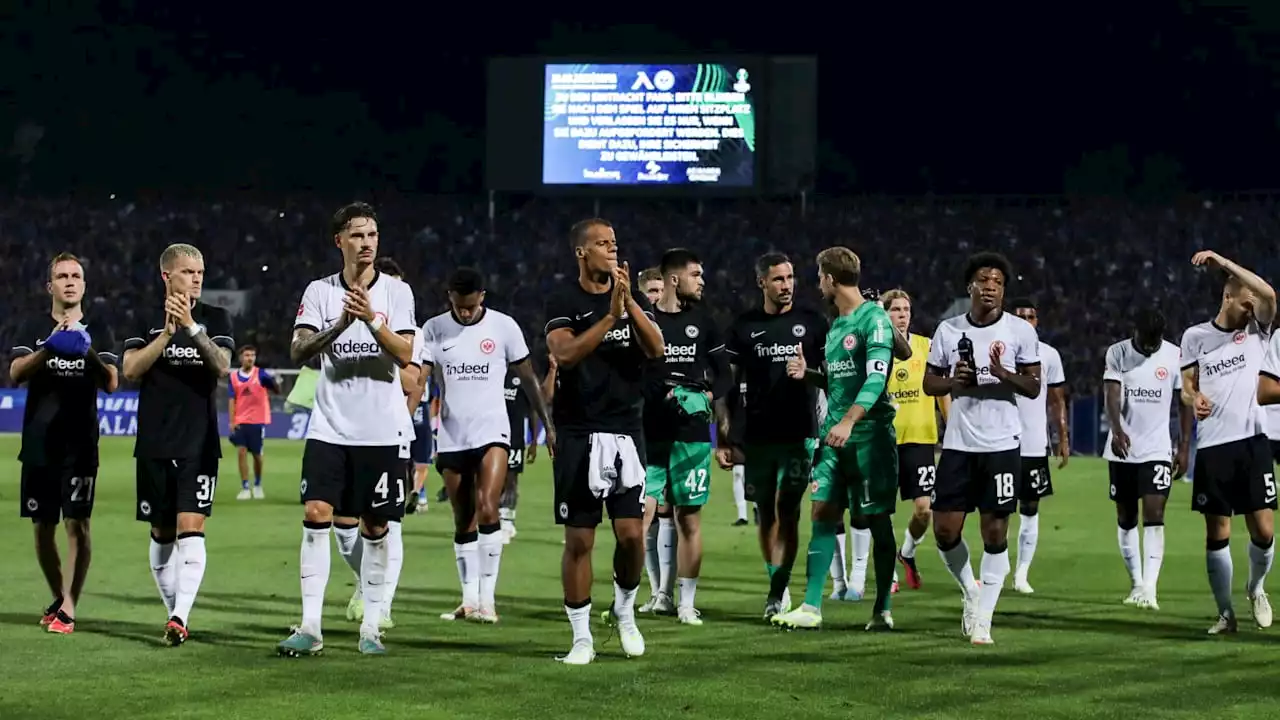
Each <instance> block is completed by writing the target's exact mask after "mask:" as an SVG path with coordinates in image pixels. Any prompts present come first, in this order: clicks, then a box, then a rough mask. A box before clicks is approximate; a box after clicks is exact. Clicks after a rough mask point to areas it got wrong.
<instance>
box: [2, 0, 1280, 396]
mask: <svg viewBox="0 0 1280 720" xmlns="http://www.w3.org/2000/svg"><path fill="white" fill-rule="evenodd" d="M454 9H455V10H457V11H458V14H457V15H442V14H441V13H440V12H438V11H432V12H431V13H429V14H428V13H427V12H426V11H425V10H419V11H414V10H406V9H403V8H401V9H398V10H397V9H394V8H393V7H391V6H389V7H387V8H384V9H379V8H377V7H375V6H362V7H360V8H358V9H351V8H345V9H339V8H336V7H335V8H324V7H320V8H314V9H310V10H309V11H307V12H294V11H289V12H285V11H284V10H276V9H272V8H255V9H253V10H252V12H248V11H246V10H244V9H241V8H237V7H235V6H234V5H233V6H224V7H220V9H217V10H208V9H201V8H195V7H187V6H179V5H170V6H168V7H162V6H160V4H146V3H106V4H102V5H100V6H93V5H91V4H89V3H68V4H60V5H56V7H52V8H50V7H46V6H43V5H41V6H40V7H36V4H34V3H27V4H25V5H23V6H20V7H16V8H9V9H7V10H6V11H5V14H4V15H3V16H2V17H0V21H2V22H0V68H3V71H0V73H2V77H3V78H4V79H3V81H0V86H3V87H4V88H5V90H4V95H3V96H4V99H5V102H4V103H3V104H2V105H0V138H3V140H4V141H6V142H8V144H9V147H8V150H9V152H8V153H6V154H5V155H4V157H3V159H2V160H0V163H2V164H0V182H2V184H0V187H3V188H4V190H3V196H2V197H3V201H2V202H0V253H3V255H2V256H0V286H3V292H0V310H2V312H0V339H3V340H4V341H6V342H7V341H8V339H9V337H8V333H10V332H11V331H12V328H13V326H14V325H15V324H16V323H17V322H18V319H19V318H21V317H25V316H27V315H29V314H31V313H39V312H41V311H43V308H44V307H45V305H46V302H47V300H46V298H45V295H44V288H43V283H44V264H45V262H46V261H47V258H48V257H49V256H50V255H51V254H53V253H54V252H57V251H59V250H64V249H66V250H71V251H73V252H76V253H79V254H81V255H84V256H85V257H86V258H88V263H89V265H90V267H89V275H88V278H89V295H90V297H91V298H92V302H93V303H94V306H93V307H94V308H96V310H97V311H98V312H100V313H105V314H106V315H107V316H108V317H109V318H110V319H111V321H112V322H113V323H114V324H116V326H117V327H128V326H131V324H132V323H133V322H134V320H133V316H134V313H136V312H139V311H143V312H147V311H150V310H152V309H154V307H156V306H158V304H159V303H158V297H159V295H158V290H157V283H158V278H157V273H156V271H155V267H154V263H155V259H156V257H157V256H158V253H159V251H160V249H162V248H163V247H164V246H165V245H166V244H168V243H170V242H175V241H189V242H193V243H194V244H196V245H197V246H199V247H201V248H202V249H204V251H205V253H206V257H207V261H208V268H209V277H208V280H207V283H206V285H207V287H210V288H238V289H248V290H251V291H252V307H251V310H250V312H249V313H248V314H247V315H246V316H245V317H243V318H241V319H240V320H239V321H238V325H237V338H238V339H239V340H241V341H252V342H255V343H257V344H258V345H259V346H261V350H262V355H261V360H262V362H263V363H264V364H266V365H269V366H270V365H277V366H284V365H287V358H286V352H285V348H286V343H287V340H288V335H289V328H290V321H291V318H292V313H293V309H294V308H295V307H296V303H297V298H298V296H299V294H300V293H301V290H302V288H303V287H304V286H305V283H306V282H307V280H309V279H311V278H312V277H316V276H319V275H322V274H326V273H329V272H332V271H334V270H335V269H336V263H337V260H338V257H337V253H336V252H335V251H334V250H333V249H332V246H331V243H330V241H329V240H328V239H327V238H326V237H325V232H324V220H325V217H326V216H327V214H328V213H329V212H330V211H331V210H332V209H333V208H334V207H336V205H337V204H339V203H341V202H345V201H347V200H349V199H352V198H361V199H368V200H370V201H372V202H375V203H376V204H377V205H378V207H379V209H380V211H381V213H382V218H383V219H382V229H383V253H384V254H386V255H390V256H393V257H395V258H396V259H397V260H399V261H400V262H401V263H402V264H403V265H404V266H405V268H406V270H407V272H408V275H409V279H410V280H411V281H412V282H413V284H414V287H415V288H416V290H417V293H418V301H419V314H420V315H422V316H425V315H426V314H427V313H429V312H434V311H438V310H439V309H440V304H441V301H442V297H441V296H442V293H441V290H440V288H441V283H442V279H443V278H444V276H445V275H447V273H448V272H449V271H450V270H451V269H452V268H454V267H456V266H457V265H459V264H474V265H477V266H478V267H480V268H481V269H482V270H483V271H484V272H485V273H486V275H487V276H488V277H489V279H490V283H491V287H492V294H491V302H492V304H494V305H495V306H499V307H502V308H505V309H508V310H509V311H511V312H513V313H514V314H516V316H517V317H518V318H519V319H520V320H521V321H522V323H523V324H524V326H525V329H526V332H527V333H528V334H529V335H530V336H531V338H532V339H535V340H536V339H537V338H538V336H539V332H538V329H539V328H540V327H541V319H542V318H541V299H542V296H543V294H544V293H545V291H546V290H547V288H548V287H549V286H550V285H551V284H552V283H554V282H556V281H557V278H558V277H560V276H561V275H563V274H564V273H571V272H572V270H573V266H572V263H571V258H570V256H569V255H568V253H567V251H566V250H565V247H566V246H565V241H564V236H565V231H566V229H567V227H568V226H569V224H570V223H572V222H573V221H574V220H576V219H579V218H581V217H583V216H585V215H588V214H591V213H594V212H596V211H597V210H598V211H599V212H600V213H601V214H604V215H605V216H607V217H609V218H610V219H611V220H613V221H614V222H616V223H617V225H618V228H619V230H618V235H619V238H620V241H621V243H622V253H623V256H624V257H625V258H627V259H630V260H631V264H632V267H636V268H639V267H643V266H644V265H645V264H647V263H651V262H652V261H654V260H655V259H656V257H657V255H658V253H659V252H660V251H661V250H662V249H663V248H665V247H669V246H672V245H687V246H689V247H692V248H694V249H696V250H698V251H699V252H701V253H703V255H704V256H705V257H706V258H708V271H709V273H710V277H709V289H708V298H709V302H710V303H712V304H713V306H714V307H715V308H716V310H717V311H718V313H719V315H720V317H721V318H722V319H724V320H726V321H727V319H728V317H729V316H730V315H731V314H732V313H733V312H735V311H736V310H737V309H739V308H741V307H742V306H743V305H744V304H746V303H749V302H751V301H752V300H753V299H754V298H755V295H754V290H753V284H752V278H751V275H750V271H749V263H750V260H751V259H752V258H753V257H754V256H755V255H757V254H759V253H761V252H763V251H765V250H768V249H772V248H778V249H781V250H784V251H787V252H790V253H792V254H793V255H794V256H795V257H796V258H797V259H798V260H799V268H798V272H799V273H800V275H801V280H802V283H803V287H802V296H803V297H805V298H806V299H808V300H809V301H813V300H815V299H816V298H815V295H814V290H813V285H814V283H813V282H812V281H811V280H810V275H811V272H812V270H811V267H810V263H809V258H812V256H813V254H814V253H815V252H816V251H817V250H818V249H821V248H822V247H824V246H826V245H829V244H834V243H845V244H848V245H850V246H852V247H854V248H855V249H856V250H857V251H858V252H859V253H860V254H861V255H862V256H863V258H864V262H865V264H866V267H867V272H866V277H867V279H868V284H870V285H872V286H877V287H889V286H892V285H898V284H901V285H902V286H903V287H905V288H907V289H908V290H910V291H911V292H912V293H913V294H914V295H915V296H916V313H917V317H918V318H919V320H918V322H917V330H918V331H920V332H924V333H926V334H928V333H929V332H931V330H932V323H933V322H934V321H936V319H937V317H938V316H939V314H941V313H942V312H944V311H945V310H946V309H947V307H948V306H949V304H950V303H951V302H952V301H953V300H954V298H955V297H956V296H957V295H958V294H959V293H960V291H961V283H960V281H959V279H958V278H957V277H956V274H957V271H958V269H959V267H960V266H961V262H962V260H961V259H962V258H963V256H964V255H965V254H967V253H968V252H971V251H973V250H976V249H984V248H991V249H998V250H1001V251H1003V252H1005V253H1006V254H1008V255H1009V256H1010V257H1011V259H1012V260H1013V261H1014V263H1015V265H1016V269H1017V271H1018V273H1019V274H1020V275H1021V279H1020V282H1019V283H1018V284H1016V285H1015V287H1014V288H1013V289H1012V290H1011V293H1015V294H1030V295H1033V296H1035V297H1036V298H1037V299H1038V300H1039V301H1040V302H1041V304H1042V306H1043V308H1044V312H1043V316H1042V317H1043V320H1042V333H1043V335H1044V337H1045V338H1046V339H1047V340H1048V341H1050V342H1052V343H1054V344H1056V345H1058V346H1059V347H1060V348H1061V349H1062V352H1063V356H1064V358H1065V359H1066V361H1067V372H1068V376H1069V378H1070V379H1071V384H1072V388H1073V392H1074V393H1075V394H1076V395H1089V394H1092V393H1093V392H1094V391H1095V389H1096V387H1097V385H1098V377H1099V375H1100V372H1101V367H1100V357H1101V350H1102V348H1104V347H1105V346H1106V344H1108V343H1109V342H1111V341H1113V340H1114V339H1116V338H1117V337H1119V336H1122V335H1124V334H1125V333H1126V317H1127V316H1128V314H1129V311H1130V310H1131V309H1132V308H1133V307H1135V306H1137V305H1139V304H1145V303H1156V304H1159V305H1160V306H1161V307H1163V308H1164V309H1165V311H1166V312H1167V314H1168V315H1169V317H1170V325H1171V333H1173V334H1174V337H1173V338H1172V339H1174V340H1176V339H1177V334H1178V333H1180V332H1181V329H1182V328H1183V327H1185V325H1186V324H1187V323H1189V322H1192V321H1194V320H1200V319H1203V318H1204V317H1207V315H1208V313H1209V312H1210V311H1211V308H1212V307H1213V303H1214V293H1215V292H1216V291H1215V284H1214V283H1213V282H1211V281H1210V278H1208V277H1207V276H1205V275H1203V274H1199V273H1194V272H1192V270H1191V268H1190V266H1189V264H1188V262H1187V261H1188V260H1189V258H1190V256H1191V254H1192V252H1193V251H1194V250H1195V249H1198V248H1201V247H1210V248H1213V249H1216V250H1219V251H1221V252H1223V253H1224V254H1226V255H1228V256H1230V257H1233V258H1236V259H1238V260H1240V261H1241V262H1242V263H1244V264H1246V265H1249V266H1251V267H1253V268H1255V269H1258V270H1260V271H1261V272H1262V273H1263V274H1264V275H1266V276H1268V277H1275V276H1276V272H1275V271H1276V264H1277V260H1276V257H1277V253H1275V251H1274V250H1275V248H1276V247H1277V241H1278V240H1280V228H1278V227H1277V226H1276V219H1275V212H1274V205H1275V196H1274V195H1273V194H1271V193H1269V192H1266V190H1268V189H1269V188H1274V187H1278V186H1280V182H1277V180H1276V177H1275V175H1276V170H1275V168H1276V167H1277V166H1278V163H1277V161H1280V142H1278V139H1277V124H1278V122H1280V94H1278V93H1277V92H1276V85H1277V77H1280V76H1278V75H1277V73H1276V63H1277V56H1276V55H1275V51H1274V48H1276V47H1280V45H1278V44H1277V43H1276V42H1275V40H1276V33H1275V31H1276V29H1277V27H1280V11H1277V10H1276V9H1275V8H1274V6H1272V5H1269V4H1266V3H1260V2H1258V3H1243V4H1241V3H1236V4H1234V5H1233V6H1232V7H1226V6H1222V5H1219V4H1209V3H1190V2H1184V3H1176V4H1162V5H1160V6H1159V7H1145V6H1144V7H1142V8H1140V9H1139V8H1137V7H1135V8H1132V9H1130V10H1129V12H1128V13H1124V12H1121V11H1118V10H1113V11H1112V12H1110V13H1109V14H1099V13H1096V12H1092V11H1089V10H1087V9H1082V8H1080V7H1078V6H1071V5H1065V4H1059V5H1052V6H1045V7H1039V6H1037V7H1036V8H1034V10H1023V11H1018V12H1013V13H1008V12H1000V13H999V14H994V13H993V14H961V13H958V12H956V11H942V12H935V11H932V10H930V11H929V12H916V11H914V10H909V9H902V10H897V11H894V10H885V9H876V10H866V9H858V10H853V9H848V10H846V9H841V10H840V11H839V12H838V13H837V12H836V11H835V10H832V11H831V13H833V14H832V15H830V17H828V18H827V19H826V20H825V21H823V22H815V17H814V16H813V15H811V14H809V13H802V14H799V15H797V16H795V17H773V15H772V14H771V15H770V17H769V22H768V23H762V22H761V17H762V16H761V15H760V13H761V12H764V11H763V10H760V11H742V12H734V13H729V12H721V13H717V14H715V15H712V14H708V15H707V16H706V18H705V20H704V19H702V18H699V17H698V14H697V13H690V14H689V16H688V17H681V18H673V19H672V20H671V21H670V22H662V23H660V24H654V25H642V24H634V20H632V21H629V22H630V23H631V24H619V23H616V22H614V21H613V20H612V19H611V18H609V17H607V13H606V15H605V16H604V17H601V18H600V19H599V20H596V21H591V22H580V21H573V22H565V21H559V20H555V19H547V18H545V17H538V16H536V15H535V14H534V12H533V9H530V10H524V9H521V8H515V9H512V10H511V11H510V12H507V13H505V14H504V15H503V16H502V21H501V22H495V21H494V18H481V17H478V16H475V15H468V12H467V9H466V8H454ZM700 52H705V53H720V54H732V53H758V54H767V53H773V54H788V53H791V54H806V55H816V57H817V59H818V63H819V92H818V107H817V115H818V137H819V144H818V149H817V153H816V155H817V173H816V175H815V177H814V182H813V189H812V192H811V193H808V194H807V196H806V198H805V200H804V202H803V203H801V201H800V199H799V198H798V197H796V196H787V197H776V196H775V197H767V198H766V197H758V198H739V199H733V200H708V201H705V202H703V203H701V204H698V203H694V202H693V201H687V200H680V199H672V200H662V201H658V200H626V199H608V198H606V199H603V200H595V199H588V198H564V197H558V198H555V199H539V198H535V197H533V196H519V195H498V196H496V197H495V198H494V204H493V210H494V212H493V215H492V219H490V212H489V196H488V195H487V194H486V188H485V187H484V185H483V182H484V172H483V169H484V149H485V133H486V130H485V127H484V123H485V97H486V88H485V72H486V58H487V57H489V56H493V55H506V56H519V55H559V56H565V55H575V54H576V55H581V56H608V55H612V54H620V53H621V54H626V53H629V54H632V55H637V54H639V55H643V54H652V55H655V56H661V55H670V54H683V55H688V54H691V53H700ZM1254 191H1262V192H1254ZM264 267H265V268H266V270H263V269H262V268H264Z"/></svg>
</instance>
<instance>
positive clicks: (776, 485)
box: [742, 438, 818, 503]
mask: <svg viewBox="0 0 1280 720" xmlns="http://www.w3.org/2000/svg"><path fill="white" fill-rule="evenodd" d="M817 448H818V439H817V438H806V439H804V440H801V441H799V442H793V443H775V444H771V445H748V446H747V447H746V448H743V451H742V452H743V461H744V462H743V484H744V485H745V486H746V487H745V489H746V495H747V500H749V501H751V502H753V503H759V502H762V501H763V502H773V499H774V498H776V497H777V495H778V493H779V492H781V493H782V495H783V497H786V498H789V499H794V500H796V501H797V502H798V501H799V499H800V498H801V497H803V496H804V489H805V487H806V486H807V485H808V484H809V471H810V470H811V469H812V468H813V453H814V451H815V450H816V449H817Z"/></svg>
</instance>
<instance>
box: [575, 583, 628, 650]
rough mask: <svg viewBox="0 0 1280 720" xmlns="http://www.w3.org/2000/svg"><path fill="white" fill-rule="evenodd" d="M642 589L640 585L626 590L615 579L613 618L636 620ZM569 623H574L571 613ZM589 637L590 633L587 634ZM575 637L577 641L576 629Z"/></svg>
mask: <svg viewBox="0 0 1280 720" xmlns="http://www.w3.org/2000/svg"><path fill="white" fill-rule="evenodd" d="M639 589H640V586H639V585H636V586H635V587H633V588H630V589H628V588H624V587H622V586H621V585H619V584H618V579H617V578H614V579H613V616H614V617H616V618H617V619H618V620H634V619H635V617H636V591H637V590H639ZM569 621H570V622H572V621H573V614H572V613H570V615H569ZM587 634H588V637H589V636H590V633H587ZM573 637H574V639H575V640H576V639H577V637H578V631H577V629H576V628H575V629H574V632H573Z"/></svg>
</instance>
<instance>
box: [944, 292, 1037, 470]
mask: <svg viewBox="0 0 1280 720" xmlns="http://www.w3.org/2000/svg"><path fill="white" fill-rule="evenodd" d="M961 337H967V338H969V340H970V341H972V342H973V360H974V365H976V367H975V368H974V373H975V374H976V376H977V382H978V387H977V388H975V389H972V390H971V391H970V393H967V394H963V395H959V396H953V399H952V401H951V414H950V415H948V416H947V431H946V433H945V434H944V435H943V437H942V448H943V449H944V450H959V451H962V452H971V453H987V452H1001V451H1004V450H1014V449H1017V448H1019V447H1020V446H1021V443H1020V441H1019V436H1021V434H1022V421H1021V419H1020V418H1019V416H1018V403H1017V401H1016V400H1015V399H1014V395H1015V394H1014V392H1013V388H1012V387H1010V386H1009V385H1007V384H1004V383H1001V382H1000V381H999V380H997V379H996V378H995V376H994V375H992V374H991V348H992V347H994V346H997V345H998V346H999V347H1000V348H1002V351H1001V354H1000V364H1001V365H1003V366H1004V367H1005V368H1006V369H1007V370H1009V371H1010V372H1013V371H1015V370H1016V369H1017V366H1018V365H1036V364H1038V363H1039V362H1040V338H1039V337H1037V336H1036V330H1035V328H1033V327H1031V323H1029V322H1027V321H1026V320H1023V319H1022V318H1020V317H1017V316H1016V315H1012V314H1010V313H1001V314H1000V318H999V319H998V320H996V321H995V322H993V323H991V324H990V325H983V326H981V327H979V326H977V325H974V324H973V323H971V322H969V316H968V315H967V314H965V315H957V316H956V317H953V318H948V319H946V320H943V321H942V323H940V324H939V325H938V329H937V331H936V332H934V334H933V340H932V341H931V343H930V345H929V361H928V362H929V365H932V366H933V367H935V368H939V369H944V370H949V371H952V372H954V371H955V367H956V363H957V362H959V360H960V352H959V349H958V346H959V342H960V338H961Z"/></svg>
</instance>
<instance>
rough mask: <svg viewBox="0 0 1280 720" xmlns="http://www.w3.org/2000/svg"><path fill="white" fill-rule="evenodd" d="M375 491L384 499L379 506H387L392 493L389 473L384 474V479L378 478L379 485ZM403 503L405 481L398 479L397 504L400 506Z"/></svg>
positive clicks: (375, 486)
mask: <svg viewBox="0 0 1280 720" xmlns="http://www.w3.org/2000/svg"><path fill="white" fill-rule="evenodd" d="M373 491H374V492H375V493H377V494H378V497H379V498H382V502H381V503H377V504H378V505H384V504H386V502H387V499H388V496H389V495H390V493H391V484H390V477H389V476H388V475H387V473H382V477H380V478H378V484H377V485H374V486H373ZM402 502H404V479H402V478H396V504H397V505H399V504H400V503H402Z"/></svg>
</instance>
